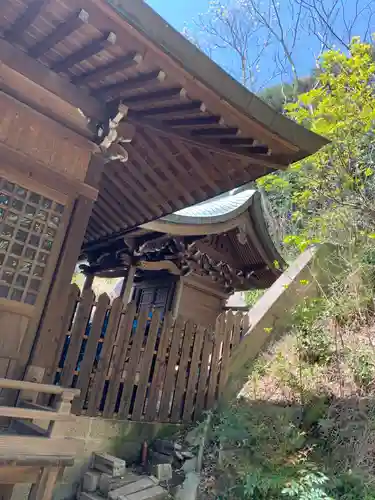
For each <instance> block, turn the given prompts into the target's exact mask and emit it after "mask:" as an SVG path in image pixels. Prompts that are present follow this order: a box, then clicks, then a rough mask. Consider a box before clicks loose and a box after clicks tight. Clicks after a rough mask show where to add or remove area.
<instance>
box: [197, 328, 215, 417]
mask: <svg viewBox="0 0 375 500" xmlns="http://www.w3.org/2000/svg"><path fill="white" fill-rule="evenodd" d="M213 349H214V332H213V331H212V330H206V331H205V332H204V341H203V352H202V361H201V364H200V369H199V377H198V389H197V401H196V403H195V411H194V419H195V420H197V419H199V418H200V417H201V415H202V412H203V410H204V408H205V406H206V394H207V392H208V382H209V380H210V379H209V374H210V369H211V360H210V356H211V359H212V352H213Z"/></svg>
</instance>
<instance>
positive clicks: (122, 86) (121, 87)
mask: <svg viewBox="0 0 375 500" xmlns="http://www.w3.org/2000/svg"><path fill="white" fill-rule="evenodd" d="M165 79H166V74H165V73H164V72H163V71H150V72H149V73H141V74H139V75H137V76H134V77H132V78H128V79H127V80H124V81H122V82H118V83H112V84H110V85H105V86H103V87H99V88H98V89H96V90H95V92H94V94H95V95H96V96H98V97H100V98H102V99H107V98H109V97H111V98H115V97H121V96H122V95H124V94H126V93H127V92H131V91H133V90H137V89H139V88H142V89H146V88H148V87H154V86H155V85H158V84H160V83H162V82H164V81H165ZM123 102H124V104H126V99H123Z"/></svg>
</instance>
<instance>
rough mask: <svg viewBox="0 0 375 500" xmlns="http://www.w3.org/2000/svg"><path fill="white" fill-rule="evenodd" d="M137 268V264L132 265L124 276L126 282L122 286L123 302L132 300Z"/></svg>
mask: <svg viewBox="0 0 375 500" xmlns="http://www.w3.org/2000/svg"><path fill="white" fill-rule="evenodd" d="M136 270H137V268H136V266H130V267H129V271H128V274H127V276H126V277H125V278H124V284H123V288H122V293H121V296H122V302H123V303H124V304H125V305H127V304H129V302H130V299H131V292H132V288H133V283H134V276H135V272H136Z"/></svg>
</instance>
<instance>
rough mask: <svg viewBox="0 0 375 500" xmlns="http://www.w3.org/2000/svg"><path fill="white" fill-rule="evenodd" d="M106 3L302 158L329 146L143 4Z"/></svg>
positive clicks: (128, 1) (129, 0) (126, 0)
mask: <svg viewBox="0 0 375 500" xmlns="http://www.w3.org/2000/svg"><path fill="white" fill-rule="evenodd" d="M106 2H107V3H108V4H109V5H110V6H111V7H112V8H114V9H115V10H116V11H117V12H118V13H119V14H120V15H121V16H122V17H123V18H124V19H126V21H127V22H128V23H129V24H130V25H131V26H133V27H134V28H135V29H137V31H139V32H141V33H142V34H143V36H145V37H146V38H148V39H149V40H151V41H152V42H153V43H154V44H156V45H157V46H159V47H160V48H162V49H163V51H164V52H165V53H167V54H168V55H169V56H170V57H171V58H173V59H174V61H175V62H177V63H178V64H179V65H180V66H181V67H182V68H183V69H184V70H186V71H188V72H189V73H190V74H191V75H192V76H193V77H194V78H196V79H197V80H198V81H200V82H201V83H203V84H204V85H205V86H206V87H208V88H210V89H211V90H213V91H214V92H215V93H217V94H218V95H220V96H221V97H222V99H223V101H224V102H227V103H228V104H229V105H230V106H232V107H233V108H234V109H236V110H237V111H240V112H241V113H243V114H244V115H245V116H247V118H249V119H251V120H253V121H256V122H258V123H259V124H261V125H262V126H264V127H265V128H267V129H269V130H271V131H273V132H274V133H275V135H277V136H279V137H280V138H282V139H283V140H285V141H287V142H289V143H290V144H292V145H294V146H297V147H298V149H299V150H300V151H301V152H303V154H304V156H309V155H311V154H314V153H315V152H316V151H318V150H319V149H320V148H322V147H323V146H325V145H326V144H327V143H328V142H329V141H328V140H327V139H325V138H324V137H321V136H319V135H317V134H315V133H313V132H311V131H309V130H307V129H305V128H304V127H302V126H301V125H298V124H297V123H295V122H294V121H292V120H291V119H289V118H287V117H286V116H283V115H281V114H280V113H278V112H277V111H275V110H273V109H272V108H271V107H270V106H269V105H268V104H266V103H265V102H264V101H262V99H260V98H259V97H257V96H256V95H255V94H253V93H252V92H250V91H249V90H247V89H246V88H245V87H244V86H243V85H241V84H240V83H239V82H237V81H236V80H235V79H234V78H232V77H231V76H230V75H229V74H228V73H226V72H225V71H224V70H223V69H222V68H220V66H218V65H217V64H216V63H215V62H214V61H212V59H210V58H209V57H208V56H206V54H204V53H203V52H201V51H200V50H199V49H198V48H197V47H195V46H194V45H193V44H192V43H191V42H189V41H188V40H187V39H186V38H185V37H184V36H183V35H181V34H180V33H179V32H178V31H176V30H175V29H174V28H173V27H172V26H171V25H169V24H168V23H167V22H166V21H165V20H164V19H163V18H162V17H161V16H159V15H158V14H157V13H156V12H155V11H154V10H153V9H152V8H151V7H149V6H148V5H147V4H146V3H145V2H143V1H134V0H106ZM197 68H199V74H198V72H197ZM299 156H300V155H299Z"/></svg>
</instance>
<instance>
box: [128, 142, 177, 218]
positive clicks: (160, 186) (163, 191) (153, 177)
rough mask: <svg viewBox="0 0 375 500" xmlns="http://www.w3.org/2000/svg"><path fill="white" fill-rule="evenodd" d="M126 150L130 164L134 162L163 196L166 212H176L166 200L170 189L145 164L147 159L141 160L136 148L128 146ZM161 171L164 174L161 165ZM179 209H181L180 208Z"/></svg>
mask: <svg viewBox="0 0 375 500" xmlns="http://www.w3.org/2000/svg"><path fill="white" fill-rule="evenodd" d="M127 150H128V152H129V154H130V157H131V159H132V163H133V162H134V161H135V162H136V163H137V164H138V166H139V168H140V172H142V173H144V174H145V175H147V176H148V177H149V178H150V179H151V180H152V181H153V182H155V187H154V189H156V190H157V191H159V192H160V193H161V195H162V196H163V198H164V200H165V203H164V206H165V208H166V210H167V211H174V210H176V208H178V207H176V206H172V205H171V204H170V203H169V202H168V201H167V200H169V198H170V197H171V189H170V187H169V186H168V185H167V184H166V183H165V182H164V181H163V179H162V178H161V177H160V176H159V175H158V174H157V173H156V172H155V169H154V168H153V167H152V166H151V165H149V163H148V162H147V159H144V158H142V155H141V154H140V153H139V152H138V150H137V147H134V146H132V145H131V144H129V145H128V146H127ZM160 168H162V169H163V172H165V169H164V168H163V165H162V166H161V167H160ZM137 170H138V169H137V168H135V170H134V173H136V171H137ZM179 208H182V207H181V206H180V207H179Z"/></svg>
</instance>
